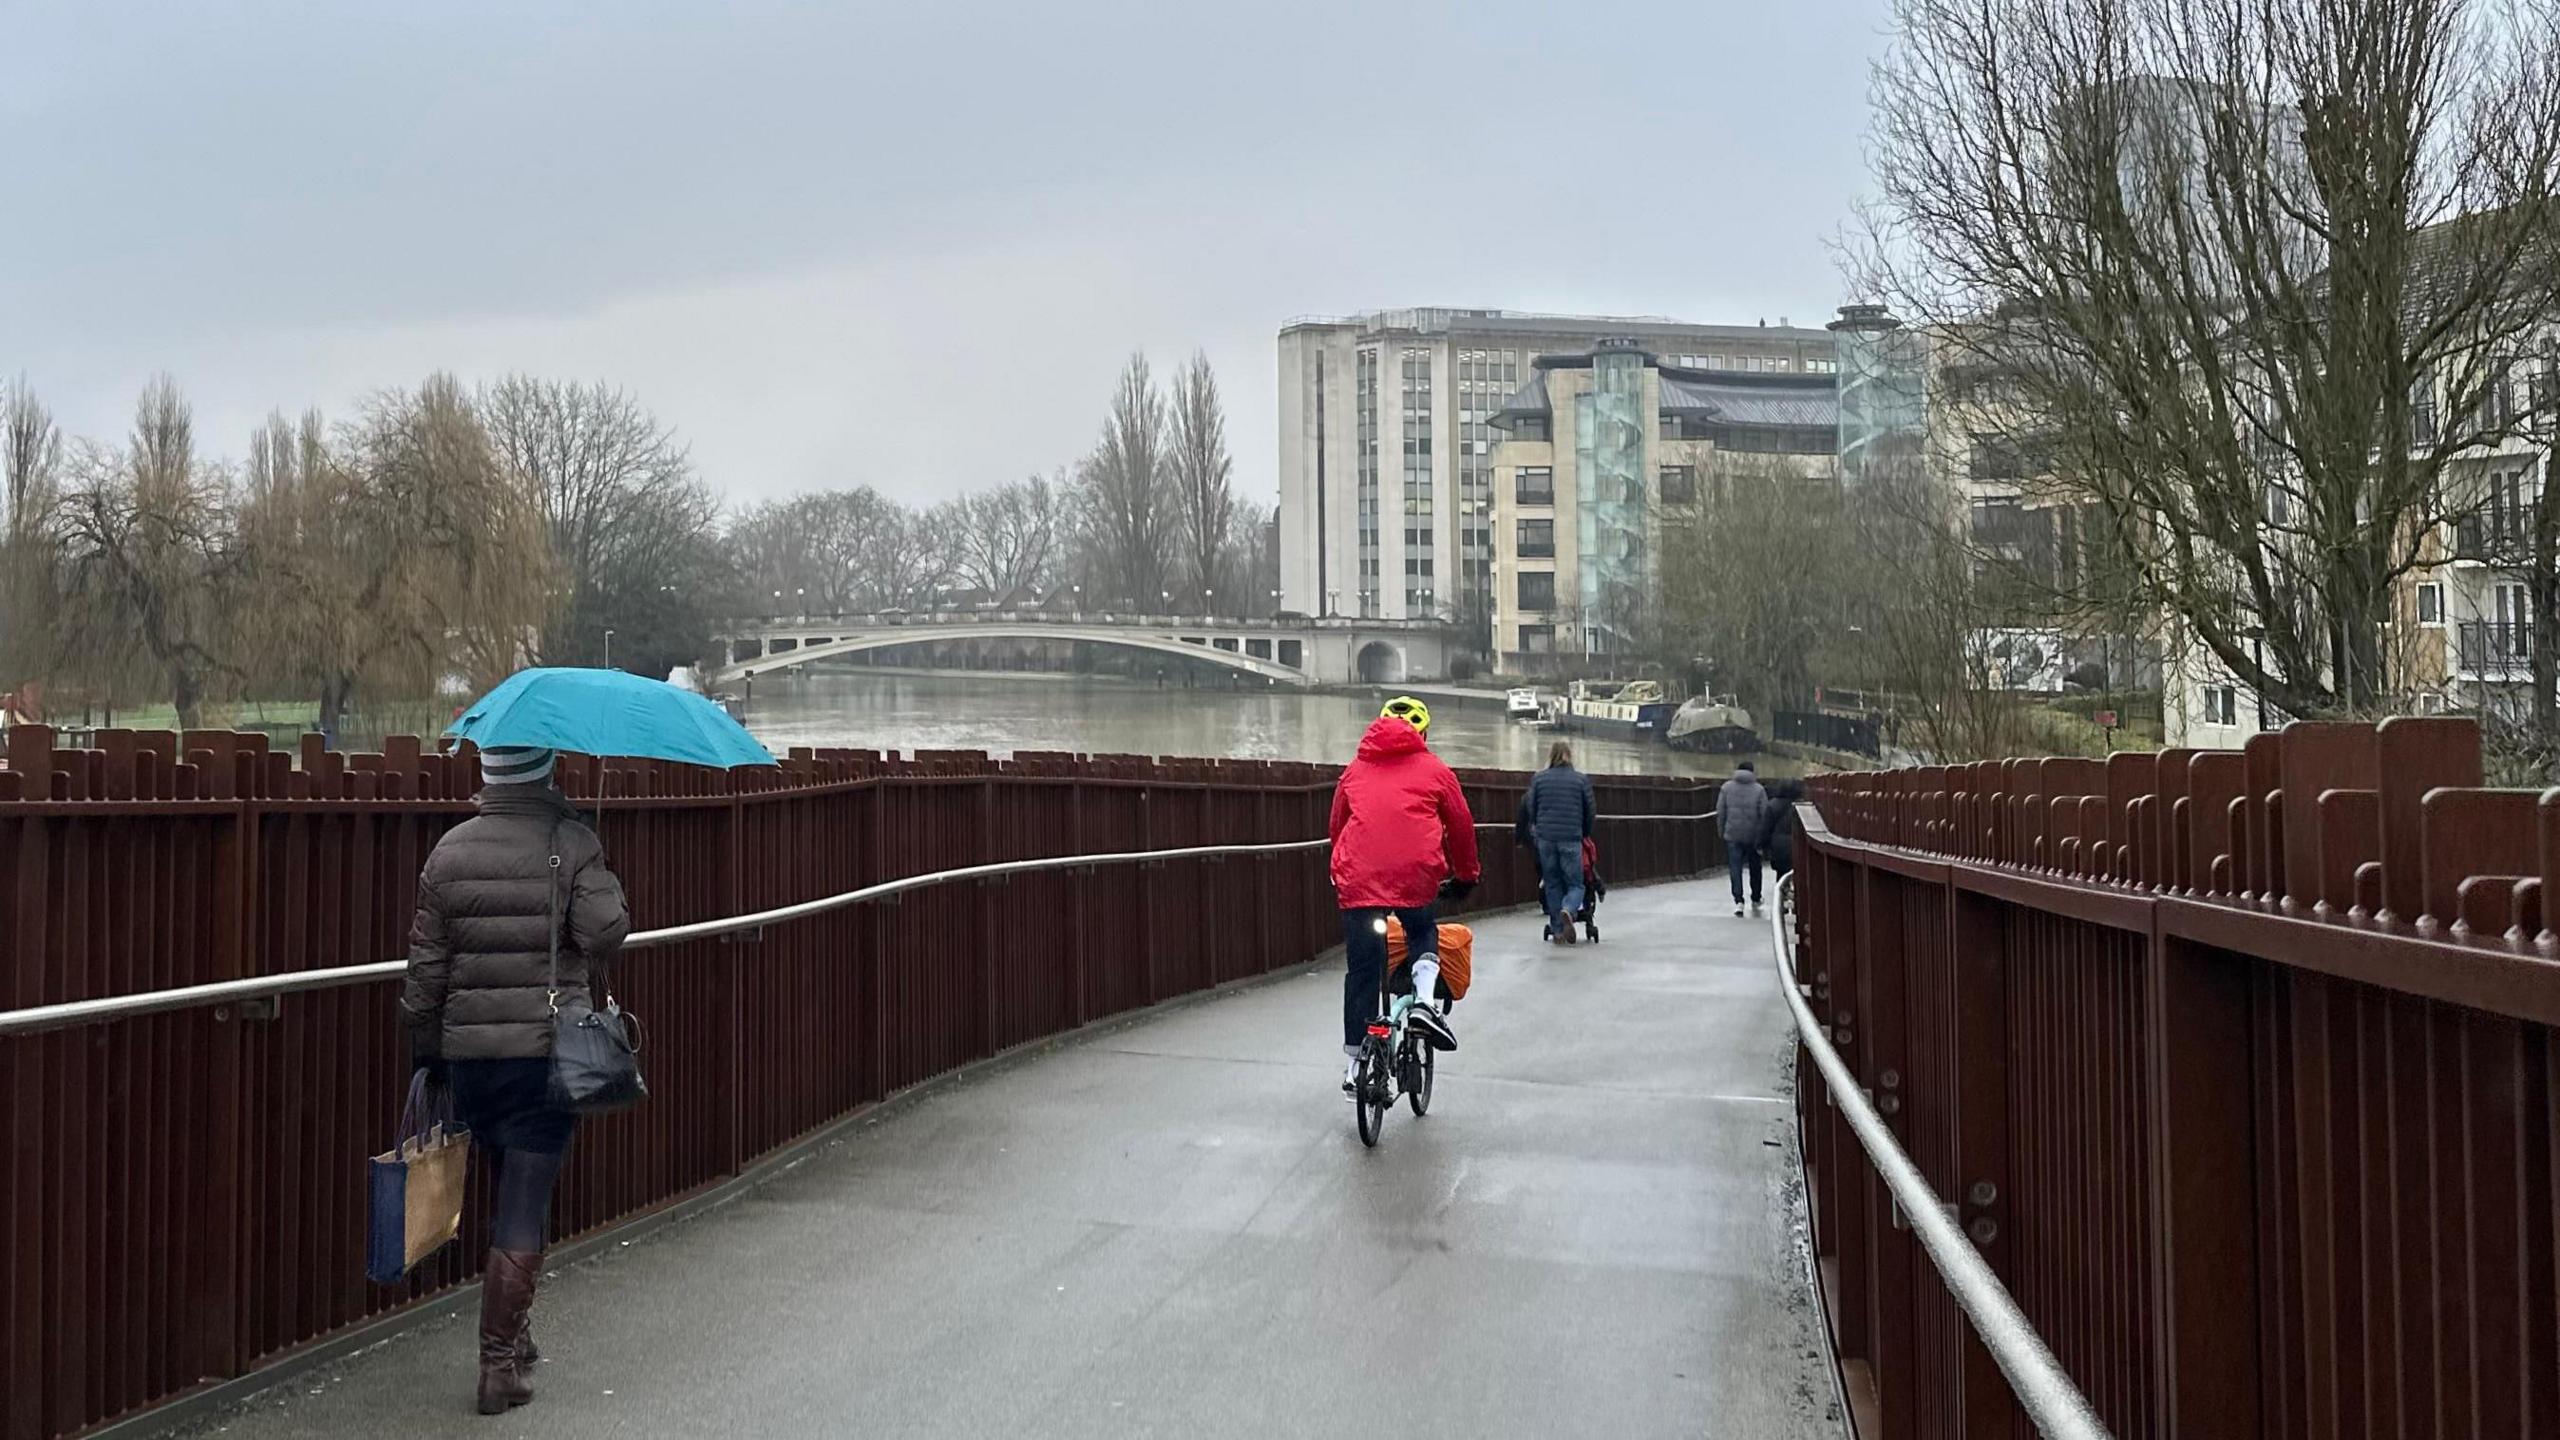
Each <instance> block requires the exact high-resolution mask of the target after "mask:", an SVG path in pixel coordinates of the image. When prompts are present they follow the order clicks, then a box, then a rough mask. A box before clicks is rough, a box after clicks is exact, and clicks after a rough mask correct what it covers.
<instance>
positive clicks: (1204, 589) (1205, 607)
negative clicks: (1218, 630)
mask: <svg viewBox="0 0 2560 1440" xmlns="http://www.w3.org/2000/svg"><path fill="white" fill-rule="evenodd" d="M1200 613H1201V614H1202V615H1204V616H1206V615H1215V614H1217V613H1218V592H1217V591H1216V590H1215V589H1214V588H1212V587H1210V586H1207V585H1203V586H1201V587H1200Z"/></svg>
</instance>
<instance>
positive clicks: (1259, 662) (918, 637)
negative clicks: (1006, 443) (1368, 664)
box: [713, 622, 1403, 685]
mask: <svg viewBox="0 0 2560 1440" xmlns="http://www.w3.org/2000/svg"><path fill="white" fill-rule="evenodd" d="M945 640H1048V641H1060V640H1072V641H1080V642H1082V643H1084V644H1087V645H1114V646H1118V647H1119V648H1121V649H1124V650H1140V651H1147V652H1150V653H1153V654H1157V655H1178V656H1181V657H1182V658H1183V659H1186V660H1199V661H1203V662H1206V663H1208V664H1211V665H1218V666H1223V667H1224V668H1226V669H1229V670H1238V671H1242V672H1243V673H1245V674H1247V675H1258V676H1261V677H1263V678H1264V679H1266V680H1274V681H1278V682H1279V683H1281V684H1284V685H1310V684H1313V683H1314V677H1313V676H1310V675H1308V674H1307V673H1306V672H1305V671H1303V670H1297V669H1293V668H1291V667H1289V666H1287V665H1283V664H1281V663H1279V662H1278V661H1276V660H1265V659H1262V658H1260V657H1259V656H1255V655H1249V654H1245V653H1243V652H1242V651H1241V650H1222V649H1219V648H1218V647H1217V646H1215V645H1206V644H1202V645H1194V644H1192V643H1191V642H1189V641H1187V640H1183V639H1181V638H1179V637H1177V636H1173V635H1155V634H1148V633H1144V632H1131V631H1128V630H1122V629H1102V628H1099V627H1096V628H1081V627H1072V626H1062V625H1054V624H1023V625H1007V624H1002V623H997V622H983V623H978V624H973V625H969V626H966V627H959V626H953V627H950V628H948V629H942V628H935V627H923V626H919V627H916V628H913V629H909V628H906V627H898V628H892V629H886V630H873V631H866V632H864V633H862V634H858V635H848V636H846V637H845V638H843V639H841V640H830V641H827V642H826V643H824V644H806V645H801V646H798V647H797V648H795V649H790V650H776V651H772V652H769V653H767V654H764V655H760V656H757V657H756V658H754V659H752V660H740V661H737V662H736V663H734V664H731V665H729V666H728V667H727V668H725V669H723V670H721V671H720V672H719V673H718V674H717V675H716V676H714V677H713V679H714V680H715V682H716V683H719V684H723V685H725V684H728V683H730V682H733V681H737V680H743V679H746V678H748V677H750V676H753V675H758V674H762V673H764V672H766V671H769V670H784V669H789V668H790V667H792V666H795V665H807V664H810V663H812V662H815V661H819V660H834V659H839V658H841V657H843V656H847V655H860V654H863V653H865V652H867V651H872V650H892V649H896V648H898V647H900V646H904V645H930V644H933V643H935V642H936V641H945ZM1388 648H1389V649H1391V650H1392V649H1393V648H1394V647H1392V646H1390V647H1388ZM1396 678H1398V679H1402V678H1403V656H1402V654H1401V653H1399V654H1397V656H1396Z"/></svg>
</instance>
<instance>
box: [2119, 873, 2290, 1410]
mask: <svg viewBox="0 0 2560 1440" xmlns="http://www.w3.org/2000/svg"><path fill="white" fill-rule="evenodd" d="M2149 959H2150V963H2149V964H2148V965H2147V966H2146V967H2145V969H2146V970H2147V971H2148V972H2149V975H2150V985H2149V987H2148V990H2149V993H2148V995H2147V996H2146V997H2145V998H2146V1001H2147V1003H2148V1005H2149V1008H2150V1015H2149V1017H2148V1026H2149V1029H2150V1031H2151V1034H2152V1046H2151V1057H2150V1059H2151V1073H2150V1075H2148V1076H2147V1077H2145V1079H2146V1081H2147V1083H2148V1085H2149V1087H2150V1090H2151V1097H2152V1117H2153V1119H2152V1126H2153V1141H2152V1145H2151V1157H2152V1164H2153V1166H2154V1168H2155V1171H2156V1172H2157V1173H2155V1174H2154V1175H2153V1176H2152V1177H2151V1188H2152V1193H2153V1197H2154V1203H2155V1204H2156V1205H2157V1206H2158V1219H2159V1226H2160V1238H2159V1243H2158V1244H2157V1245H2156V1246H2155V1247H2154V1248H2153V1252H2152V1254H2153V1263H2154V1264H2155V1265H2156V1266H2157V1267H2158V1268H2157V1271H2156V1281H2157V1284H2158V1286H2159V1292H2160V1305H2159V1310H2158V1324H2159V1326H2160V1334H2159V1335H2158V1336H2157V1337H2156V1340H2155V1341H2154V1343H2155V1344H2156V1345H2157V1347H2158V1352H2159V1355H2160V1367H2159V1370H2158V1372H2157V1374H2158V1383H2159V1385H2160V1387H2161V1391H2160V1395H2159V1398H2158V1405H2157V1407H2156V1410H2155V1413H2156V1414H2158V1415H2159V1416H2160V1417H2161V1418H2162V1420H2163V1421H2164V1423H2165V1424H2166V1425H2167V1428H2168V1431H2169V1433H2171V1434H2175V1435H2201V1434H2204V1433H2206V1432H2207V1431H2210V1432H2211V1433H2213V1434H2215V1435H2228V1436H2232V1437H2234V1440H2247V1437H2251V1436H2255V1435H2257V1434H2259V1433H2260V1428H2259V1427H2260V1423H2261V1417H2260V1410H2259V1393H2258V1381H2259V1376H2258V1255H2257V1237H2258V1219H2257V1210H2256V1205H2255V1199H2256V1190H2257V1185H2256V1159H2255V1155H2254V1153H2253V1145H2252V1136H2251V1131H2252V1128H2253V1124H2254V1120H2255V1089H2254V1081H2253V1079H2252V1075H2253V1064H2254V1059H2253V1053H2252V1051H2253V1046H2254V1043H2255V1036H2254V1033H2253V1027H2252V1025H2251V1001H2250V988H2251V985H2250V968H2251V967H2250V964H2249V963H2248V962H2245V961H2242V960H2239V959H2237V958H2236V957H2233V956H2230V955H2226V954H2223V953H2221V952H2218V951H2213V950H2208V949H2205V948H2204V947H2201V946H2197V945H2193V944H2190V943H2188V942H2186V941H2183V940H2179V939H2175V938H2172V937H2167V936H2163V935H2162V934H2160V932H2159V928H2158V921H2157V918H2156V915H2155V918H2154V922H2153V930H2152V937H2151V954H2150V957H2149Z"/></svg>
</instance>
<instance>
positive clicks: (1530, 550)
mask: <svg viewBox="0 0 2560 1440" xmlns="http://www.w3.org/2000/svg"><path fill="white" fill-rule="evenodd" d="M1519 541H1520V555H1521V557H1522V558H1523V559H1528V560H1543V559H1547V558H1550V557H1552V556H1553V555H1554V554H1555V553H1556V522H1555V521H1553V520H1523V521H1521V522H1520V535H1519Z"/></svg>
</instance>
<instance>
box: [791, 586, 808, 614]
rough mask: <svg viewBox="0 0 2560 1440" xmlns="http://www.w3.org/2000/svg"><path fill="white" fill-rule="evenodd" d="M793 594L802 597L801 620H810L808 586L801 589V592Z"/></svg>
mask: <svg viewBox="0 0 2560 1440" xmlns="http://www.w3.org/2000/svg"><path fill="white" fill-rule="evenodd" d="M793 593H794V594H796V595H798V596H799V597H800V618H801V619H803V620H806V619H808V618H809V591H808V588H807V587H806V586H803V587H802V588H801V589H799V590H797V591H794V592H793Z"/></svg>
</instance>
